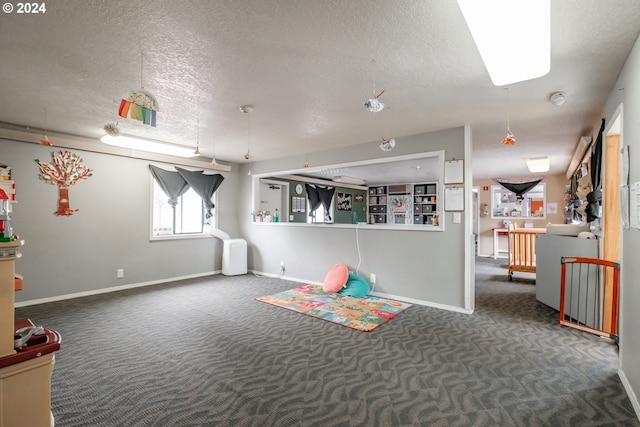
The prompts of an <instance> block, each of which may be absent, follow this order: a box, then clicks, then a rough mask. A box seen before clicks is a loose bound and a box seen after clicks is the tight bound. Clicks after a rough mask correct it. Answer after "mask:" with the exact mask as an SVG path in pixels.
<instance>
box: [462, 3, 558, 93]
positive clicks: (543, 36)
mask: <svg viewBox="0 0 640 427" xmlns="http://www.w3.org/2000/svg"><path fill="white" fill-rule="evenodd" d="M458 6H460V10H462V14H463V15H464V19H465V21H467V26H468V27H469V30H470V31H471V35H472V36H473V39H474V41H475V42H476V46H478V50H479V51H480V56H481V57H482V60H483V61H484V65H485V67H487V71H488V72H489V76H490V77H491V81H493V84H494V85H496V86H504V85H508V84H510V83H517V82H521V81H525V80H531V79H535V78H538V77H542V76H544V75H546V74H547V73H548V72H549V69H550V68H551V66H550V64H551V59H550V56H551V54H550V50H551V48H550V45H551V35H550V33H551V17H550V15H551V6H550V0H483V1H479V0H458Z"/></svg>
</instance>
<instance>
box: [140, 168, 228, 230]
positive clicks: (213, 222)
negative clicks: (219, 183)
mask: <svg viewBox="0 0 640 427" xmlns="http://www.w3.org/2000/svg"><path fill="white" fill-rule="evenodd" d="M150 180H151V181H150V184H149V187H150V189H149V199H150V200H149V240H151V241H154V240H181V239H202V238H207V237H211V233H210V231H211V230H212V229H215V228H216V226H217V224H218V209H217V207H218V192H215V193H214V194H213V197H212V201H213V203H214V205H215V206H216V207H215V208H214V209H213V212H212V213H213V215H212V216H211V218H209V224H207V223H206V222H204V223H203V226H202V232H197V233H179V234H173V233H172V234H166V235H155V234H154V230H153V218H154V213H155V212H154V209H155V200H154V195H155V188H156V187H155V186H156V185H157V184H156V181H155V179H154V178H153V176H152V175H150ZM158 189H159V191H160V192H161V194H162V197H164V198H165V199H166V195H165V194H164V192H162V190H161V189H160V188H159V187H158ZM189 191H193V189H191V188H190V189H189ZM181 198H182V196H180V199H181ZM198 198H200V197H199V196H198ZM200 208H201V209H202V219H203V221H205V220H206V219H205V218H206V216H205V211H204V205H203V204H202V199H200Z"/></svg>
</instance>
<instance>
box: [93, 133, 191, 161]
mask: <svg viewBox="0 0 640 427" xmlns="http://www.w3.org/2000/svg"><path fill="white" fill-rule="evenodd" d="M100 141H101V142H103V143H105V144H108V145H113V146H114V147H121V148H128V149H131V150H140V151H147V152H150V153H156V154H166V155H168V156H177V157H195V156H197V154H195V153H194V151H193V147H186V146H184V145H176V144H171V143H169V142H160V141H154V140H151V139H145V138H139V137H136V136H127V135H122V134H120V135H119V136H112V135H109V134H107V135H104V136H102V138H100Z"/></svg>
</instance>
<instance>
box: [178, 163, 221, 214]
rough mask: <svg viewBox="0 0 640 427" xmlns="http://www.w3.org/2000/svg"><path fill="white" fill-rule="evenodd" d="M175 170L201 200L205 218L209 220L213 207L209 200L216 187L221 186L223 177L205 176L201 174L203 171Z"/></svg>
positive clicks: (218, 175)
mask: <svg viewBox="0 0 640 427" xmlns="http://www.w3.org/2000/svg"><path fill="white" fill-rule="evenodd" d="M176 170H177V171H178V173H179V174H180V176H181V177H182V178H183V179H184V180H185V181H186V182H187V184H189V185H190V186H191V188H193V191H195V192H196V194H197V195H198V196H200V197H201V198H202V203H203V204H204V208H205V215H206V218H207V219H209V218H211V216H212V215H213V214H212V213H211V211H212V210H213V208H214V207H215V205H214V204H213V202H212V201H211V198H212V197H213V193H215V192H216V190H217V189H218V187H220V184H222V181H223V180H224V177H223V176H222V175H220V174H219V173H217V174H214V175H205V174H204V173H203V172H204V171H188V170H186V169H182V168H179V167H176Z"/></svg>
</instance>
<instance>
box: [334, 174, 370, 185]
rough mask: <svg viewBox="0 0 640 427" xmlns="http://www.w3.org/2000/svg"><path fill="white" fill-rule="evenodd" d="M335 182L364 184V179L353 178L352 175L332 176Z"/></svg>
mask: <svg viewBox="0 0 640 427" xmlns="http://www.w3.org/2000/svg"><path fill="white" fill-rule="evenodd" d="M332 180H333V181H334V182H341V183H343V184H354V185H364V180H363V179H360V178H353V177H350V176H334V177H333V178H332Z"/></svg>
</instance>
